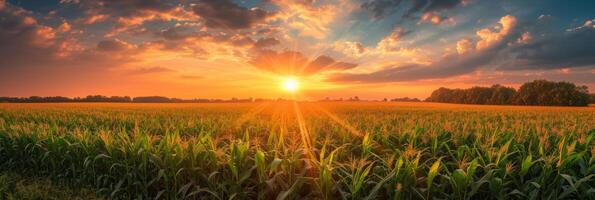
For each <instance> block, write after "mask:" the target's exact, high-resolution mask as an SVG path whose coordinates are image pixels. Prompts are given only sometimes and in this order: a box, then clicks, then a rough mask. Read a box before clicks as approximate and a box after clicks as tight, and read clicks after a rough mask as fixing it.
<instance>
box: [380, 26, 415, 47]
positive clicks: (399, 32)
mask: <svg viewBox="0 0 595 200" xmlns="http://www.w3.org/2000/svg"><path fill="white" fill-rule="evenodd" d="M410 33H411V31H405V29H404V28H402V27H396V28H394V29H393V31H392V32H391V33H390V34H389V35H388V36H386V37H384V38H383V39H382V40H380V42H378V48H379V49H381V50H383V51H397V50H399V46H398V43H399V41H401V38H403V36H405V35H407V34H410Z"/></svg>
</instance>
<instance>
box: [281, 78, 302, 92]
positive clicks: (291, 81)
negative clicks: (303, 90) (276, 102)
mask: <svg viewBox="0 0 595 200" xmlns="http://www.w3.org/2000/svg"><path fill="white" fill-rule="evenodd" d="M299 88H300V82H299V81H298V80H297V79H296V78H293V77H290V78H286V79H285V80H283V89H285V90H287V91H289V92H295V91H297V90H298V89H299Z"/></svg>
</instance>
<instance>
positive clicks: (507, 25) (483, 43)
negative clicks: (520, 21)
mask: <svg viewBox="0 0 595 200" xmlns="http://www.w3.org/2000/svg"><path fill="white" fill-rule="evenodd" d="M498 23H499V24H500V25H501V27H498V29H499V30H497V31H492V30H491V29H489V28H484V29H481V30H479V31H477V33H476V34H477V36H479V38H480V41H479V42H477V45H476V48H477V49H485V48H487V47H489V46H491V45H493V44H495V43H498V42H500V41H501V40H502V39H503V38H504V37H506V36H507V35H509V34H510V33H512V31H513V28H514V27H515V26H516V24H517V19H516V17H514V16H511V15H506V16H504V17H502V18H501V19H500V21H499V22H498Z"/></svg>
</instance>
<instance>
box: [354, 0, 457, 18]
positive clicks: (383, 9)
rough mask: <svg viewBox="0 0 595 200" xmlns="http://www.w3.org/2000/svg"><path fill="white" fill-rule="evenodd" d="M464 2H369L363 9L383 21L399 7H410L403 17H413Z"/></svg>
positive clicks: (373, 0)
mask: <svg viewBox="0 0 595 200" xmlns="http://www.w3.org/2000/svg"><path fill="white" fill-rule="evenodd" d="M463 1H464V0H367V1H365V2H364V3H362V5H361V7H362V8H364V9H367V10H369V11H370V12H371V13H372V16H373V17H374V18H376V19H381V18H383V17H384V16H386V15H387V14H388V13H390V12H391V11H394V10H395V9H397V8H398V7H405V6H408V9H407V11H406V12H405V14H404V15H403V17H413V16H414V15H416V14H419V13H426V12H434V11H442V10H446V9H451V8H454V7H456V6H458V5H459V4H461V3H462V2H463Z"/></svg>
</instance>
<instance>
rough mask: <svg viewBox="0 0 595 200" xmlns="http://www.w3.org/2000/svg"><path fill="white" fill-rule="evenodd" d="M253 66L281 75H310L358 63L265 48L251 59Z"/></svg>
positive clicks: (350, 66) (348, 67) (346, 67)
mask: <svg viewBox="0 0 595 200" xmlns="http://www.w3.org/2000/svg"><path fill="white" fill-rule="evenodd" d="M250 64H252V65H253V66H255V67H257V68H259V69H263V70H267V71H271V72H273V73H276V74H281V75H303V76H309V75H313V74H316V73H319V72H322V71H335V70H347V69H351V68H354V67H356V66H357V64H352V63H346V62H338V61H335V60H334V59H333V58H331V57H329V56H325V55H322V56H319V57H317V58H316V59H314V60H309V59H308V58H306V57H305V56H304V55H303V54H302V53H299V52H295V51H284V52H280V53H278V52H275V51H271V50H264V51H261V52H259V53H258V55H257V56H255V57H254V58H253V59H252V60H251V61H250Z"/></svg>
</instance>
